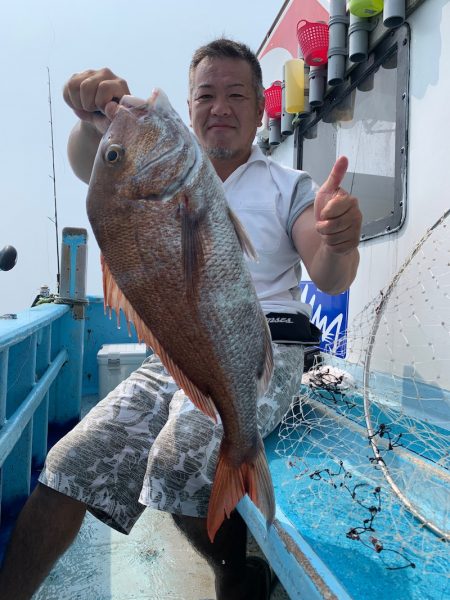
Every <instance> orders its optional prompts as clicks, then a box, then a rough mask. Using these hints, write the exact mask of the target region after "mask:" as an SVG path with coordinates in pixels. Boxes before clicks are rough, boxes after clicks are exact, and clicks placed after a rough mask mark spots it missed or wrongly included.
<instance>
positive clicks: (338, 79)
mask: <svg viewBox="0 0 450 600" xmlns="http://www.w3.org/2000/svg"><path fill="white" fill-rule="evenodd" d="M328 23H329V48H328V84H329V85H333V86H334V85H339V84H340V83H342V82H343V81H344V77H345V66H346V58H347V24H348V17H347V14H346V1H345V0H331V2H330V19H329V22H328Z"/></svg>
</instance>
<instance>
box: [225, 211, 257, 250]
mask: <svg viewBox="0 0 450 600" xmlns="http://www.w3.org/2000/svg"><path fill="white" fill-rule="evenodd" d="M228 216H229V217H230V221H231V222H232V223H233V227H234V231H235V232H236V235H237V238H238V240H239V244H240V246H241V248H242V252H244V253H245V254H246V255H247V256H248V257H249V258H251V259H252V260H254V261H257V260H258V255H257V253H256V250H255V249H254V248H253V244H252V242H251V241H250V238H249V237H248V234H247V232H246V231H245V229H244V226H243V225H242V223H241V222H240V221H239V219H238V217H237V216H236V215H235V214H234V212H233V211H232V210H231V208H230V207H228Z"/></svg>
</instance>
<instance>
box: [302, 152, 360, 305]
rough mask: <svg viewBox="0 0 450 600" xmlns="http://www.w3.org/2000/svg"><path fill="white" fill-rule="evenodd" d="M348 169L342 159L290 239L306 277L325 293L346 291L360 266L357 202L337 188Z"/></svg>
mask: <svg viewBox="0 0 450 600" xmlns="http://www.w3.org/2000/svg"><path fill="white" fill-rule="evenodd" d="M347 168H348V160H347V158H345V157H344V156H341V157H340V158H339V159H338V160H337V161H336V163H335V165H334V167H333V169H332V170H331V173H330V175H329V177H328V179H327V180H326V182H325V183H324V184H323V185H322V186H321V187H320V188H319V190H318V192H317V194H316V198H315V201H314V205H313V206H309V207H308V208H307V209H305V210H304V211H303V212H302V213H301V214H300V215H299V217H298V218H297V220H296V221H295V223H294V225H293V227H292V240H293V242H294V245H295V247H296V249H297V252H298V253H299V255H300V257H301V259H302V261H303V263H304V265H305V267H306V269H307V271H308V274H309V276H310V277H311V279H312V281H313V282H314V283H315V284H316V286H317V287H318V288H319V289H320V290H322V291H323V292H326V293H328V294H339V293H341V292H344V291H345V290H347V289H348V288H349V287H350V284H351V283H352V282H353V280H354V278H355V276H356V271H357V269H358V264H359V251H358V244H359V238H360V235H361V223H362V215H361V211H360V210H359V206H358V200H357V199H356V198H355V197H354V196H350V194H348V193H347V192H346V191H345V190H343V189H342V188H341V187H340V184H341V183H342V180H343V179H344V176H345V173H346V172H347Z"/></svg>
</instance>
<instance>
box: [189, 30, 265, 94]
mask: <svg viewBox="0 0 450 600" xmlns="http://www.w3.org/2000/svg"><path fill="white" fill-rule="evenodd" d="M204 58H234V59H240V60H245V61H246V62H247V63H248V64H249V65H250V68H251V71H252V77H253V85H254V88H255V92H256V97H257V99H258V100H263V99H264V86H263V83H262V71H261V65H260V64H259V60H258V58H257V56H256V54H255V53H254V52H252V50H250V48H249V47H248V46H247V45H246V44H242V43H240V42H235V41H233V40H229V39H227V38H219V39H216V40H213V41H212V42H209V43H208V44H205V45H204V46H201V47H200V48H198V50H196V51H195V52H194V55H193V57H192V60H191V64H190V66H189V91H190V92H192V87H193V81H194V72H195V69H196V68H197V67H198V65H199V64H200V62H201V61H202V60H203V59H204Z"/></svg>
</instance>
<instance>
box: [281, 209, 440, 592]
mask: <svg viewBox="0 0 450 600" xmlns="http://www.w3.org/2000/svg"><path fill="white" fill-rule="evenodd" d="M447 217H448V213H447V214H445V215H444V216H443V217H442V218H441V219H440V220H439V221H438V222H437V223H436V224H435V225H434V226H433V227H432V228H430V230H428V231H427V233H426V234H425V235H424V236H423V238H422V239H421V240H420V242H419V243H418V244H417V245H416V247H415V248H414V250H413V252H412V253H411V254H410V256H409V257H408V259H407V260H406V261H405V263H404V264H403V266H402V268H401V269H400V270H399V272H398V274H397V275H396V277H395V278H394V279H393V281H392V282H391V284H390V285H389V286H388V288H386V290H384V291H383V292H382V293H380V295H379V297H378V298H376V299H375V300H374V301H373V302H371V303H370V305H368V306H366V308H365V309H364V310H363V311H362V312H361V313H360V314H359V315H358V316H357V317H356V318H355V319H354V320H353V322H352V323H351V326H350V327H349V329H348V332H347V340H346V343H347V349H348V352H349V356H348V358H347V359H346V360H343V359H340V358H336V356H335V355H332V354H325V355H322V356H321V358H320V361H318V362H317V364H316V365H314V366H313V367H312V369H311V370H310V371H309V372H308V373H306V374H305V376H304V380H303V383H304V386H303V389H302V394H301V395H300V396H299V397H298V398H296V399H295V401H294V403H293V406H292V410H291V411H290V412H289V413H288V415H287V416H286V417H285V419H284V421H283V423H282V426H281V428H280V436H279V440H278V444H277V448H276V451H277V453H278V454H279V455H280V456H281V457H284V458H286V460H287V462H288V466H289V467H290V468H291V469H292V474H293V479H294V484H293V486H292V489H291V490H290V492H289V503H290V507H291V510H292V511H298V513H299V517H300V518H301V520H302V522H304V523H305V522H308V523H309V525H308V527H309V529H310V535H311V536H314V537H315V539H316V541H317V543H319V544H320V543H323V544H328V545H329V544H330V540H333V541H332V543H333V544H336V546H340V547H343V546H344V547H347V548H349V549H350V550H351V548H352V544H353V547H355V546H354V544H359V546H358V551H362V552H363V553H366V555H368V556H370V558H372V559H373V557H374V556H375V557H376V559H377V560H378V561H379V562H380V567H382V568H383V569H387V570H389V571H393V570H400V569H414V570H415V574H416V575H418V576H420V577H421V578H422V577H428V576H430V575H433V576H434V577H433V579H432V580H430V583H431V581H432V585H433V587H434V592H435V593H436V595H435V596H434V595H433V596H430V597H437V598H440V597H444V596H445V594H446V593H448V592H449V586H450V580H449V559H450V554H449V543H448V542H449V541H450V391H449V390H450V236H449V231H448V225H449V223H448V221H449V219H448V218H447ZM333 350H335V349H333ZM308 519H309V520H308ZM343 540H344V541H343Z"/></svg>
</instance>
